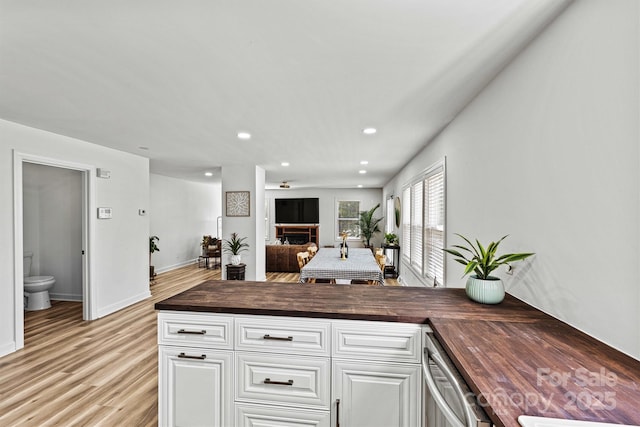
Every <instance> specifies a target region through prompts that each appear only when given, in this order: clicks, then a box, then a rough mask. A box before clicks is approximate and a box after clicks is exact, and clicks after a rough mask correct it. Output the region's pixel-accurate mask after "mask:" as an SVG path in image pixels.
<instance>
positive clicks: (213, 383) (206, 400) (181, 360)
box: [158, 346, 233, 427]
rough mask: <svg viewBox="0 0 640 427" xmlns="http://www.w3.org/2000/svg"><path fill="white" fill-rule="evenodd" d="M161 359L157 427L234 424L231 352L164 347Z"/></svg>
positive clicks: (161, 351) (160, 354)
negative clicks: (159, 426) (158, 426)
mask: <svg viewBox="0 0 640 427" xmlns="http://www.w3.org/2000/svg"><path fill="white" fill-rule="evenodd" d="M158 359H159V371H160V374H159V376H158V385H159V390H160V393H159V399H158V402H159V409H160V411H159V414H158V415H159V418H158V425H161V426H221V427H224V426H230V425H233V418H232V417H233V400H232V394H231V390H232V389H231V385H232V378H231V376H232V363H233V353H232V352H230V351H224V350H222V351H221V350H209V349H202V348H192V347H173V346H161V347H160V350H159V355H158Z"/></svg>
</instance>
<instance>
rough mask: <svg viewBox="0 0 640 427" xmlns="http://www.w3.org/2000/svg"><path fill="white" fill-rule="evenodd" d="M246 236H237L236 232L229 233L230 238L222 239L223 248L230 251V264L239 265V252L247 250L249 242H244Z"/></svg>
mask: <svg viewBox="0 0 640 427" xmlns="http://www.w3.org/2000/svg"><path fill="white" fill-rule="evenodd" d="M245 240H247V238H246V237H240V236H238V233H231V239H229V240H225V241H224V250H225V251H227V252H231V264H232V265H239V264H240V260H241V255H240V253H241V252H244V251H248V250H249V244H248V243H245Z"/></svg>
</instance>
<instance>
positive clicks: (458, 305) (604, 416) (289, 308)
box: [155, 281, 640, 427]
mask: <svg viewBox="0 0 640 427" xmlns="http://www.w3.org/2000/svg"><path fill="white" fill-rule="evenodd" d="M155 307H156V309H157V310H177V311H191V312H210V313H236V314H252V315H271V316H294V317H315V318H328V319H353V320H374V321H385V322H406V323H418V324H430V325H431V327H432V329H433V330H434V332H435V334H436V336H437V338H438V339H439V340H440V342H441V344H442V345H443V347H444V348H445V350H446V351H447V353H448V355H449V357H450V358H451V359H452V361H453V362H454V364H455V365H456V367H457V368H458V370H459V371H460V373H461V374H462V376H463V377H464V378H465V380H466V382H467V384H468V385H469V387H470V388H471V389H472V390H473V392H474V393H475V394H476V395H478V396H479V397H480V403H481V404H482V405H483V406H484V407H485V411H486V412H487V414H488V415H489V417H490V418H491V420H492V421H493V422H494V423H495V424H496V425H497V426H503V427H516V426H519V424H518V421H517V417H518V416H519V415H534V416H543V417H554V418H567V419H576V420H586V421H600V422H609V423H615V424H632V425H640V361H637V360H635V359H633V358H631V357H628V356H626V355H624V354H623V353H621V352H619V351H617V350H615V349H613V348H611V347H609V346H607V345H606V344H603V343H601V342H600V341H598V340H596V339H595V338H592V337H590V336H588V335H586V334H584V333H582V332H580V331H578V330H576V329H575V328H572V327H571V326H568V325H566V324H565V323H563V322H561V321H559V320H556V319H554V318H553V317H551V316H549V315H547V314H545V313H543V312H541V311H539V310H537V309H535V308H533V307H531V306H530V305H528V304H526V303H524V302H522V301H520V300H518V299H517V298H514V297H512V296H510V295H507V297H506V298H505V300H504V301H503V302H502V303H501V304H498V305H482V304H477V303H474V302H473V301H470V300H469V299H468V298H467V296H466V295H465V292H464V289H441V288H412V287H380V286H364V285H357V286H342V285H330V284H313V285H311V284H307V285H301V284H294V283H273V282H242V281H207V282H204V283H202V284H200V285H197V286H195V287H193V288H191V289H189V290H187V291H185V292H183V293H181V294H178V295H175V296H173V297H171V298H168V299H166V300H164V301H161V302H158V303H156V305H155Z"/></svg>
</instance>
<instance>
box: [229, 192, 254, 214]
mask: <svg viewBox="0 0 640 427" xmlns="http://www.w3.org/2000/svg"><path fill="white" fill-rule="evenodd" d="M249 196H250V193H249V192H248V191H227V192H226V193H225V205H226V207H227V216H250V214H251V210H250V202H249Z"/></svg>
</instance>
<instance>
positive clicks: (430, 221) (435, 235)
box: [424, 166, 445, 285]
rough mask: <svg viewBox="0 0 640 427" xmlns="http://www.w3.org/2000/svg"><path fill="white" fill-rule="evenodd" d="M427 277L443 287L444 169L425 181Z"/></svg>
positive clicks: (439, 168) (434, 171) (428, 175)
mask: <svg viewBox="0 0 640 427" xmlns="http://www.w3.org/2000/svg"><path fill="white" fill-rule="evenodd" d="M424 189H425V197H424V212H425V224H424V236H425V237H424V238H425V252H426V253H425V270H424V272H425V275H426V276H427V277H428V278H430V279H433V280H434V281H435V282H436V284H439V285H442V284H443V280H444V251H443V250H442V249H443V248H444V220H445V203H444V167H442V166H440V167H438V168H435V169H434V170H433V171H431V172H430V173H428V174H427V176H426V177H425V180H424Z"/></svg>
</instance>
